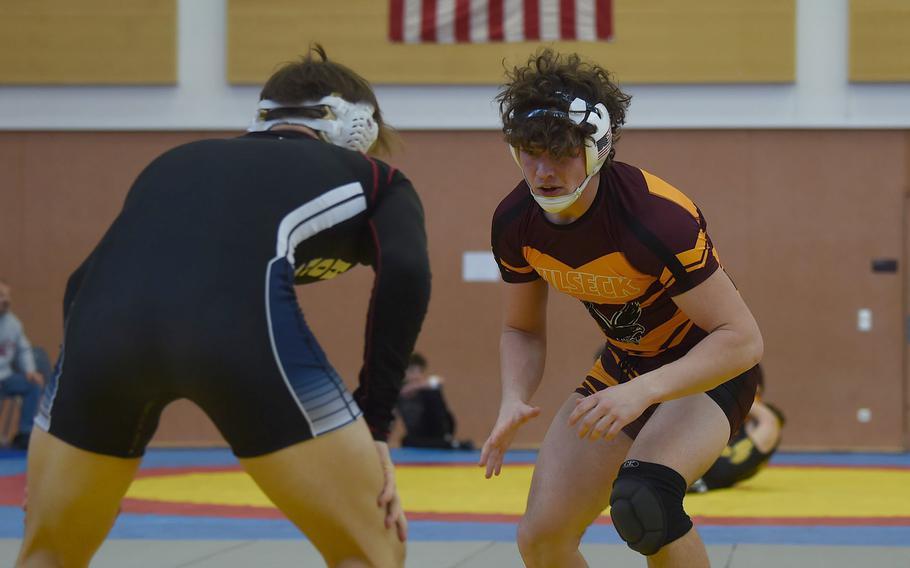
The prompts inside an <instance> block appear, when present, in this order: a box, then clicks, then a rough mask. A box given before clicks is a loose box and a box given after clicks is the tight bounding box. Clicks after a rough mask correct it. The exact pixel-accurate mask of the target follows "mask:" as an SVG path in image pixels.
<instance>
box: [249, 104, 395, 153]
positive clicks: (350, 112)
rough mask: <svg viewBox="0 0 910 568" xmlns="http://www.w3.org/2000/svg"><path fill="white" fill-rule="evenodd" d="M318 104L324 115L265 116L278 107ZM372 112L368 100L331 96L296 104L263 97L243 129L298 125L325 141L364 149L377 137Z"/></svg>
mask: <svg viewBox="0 0 910 568" xmlns="http://www.w3.org/2000/svg"><path fill="white" fill-rule="evenodd" d="M318 107H325V108H326V116H325V117H324V118H308V117H304V116H283V117H281V118H276V119H272V120H267V119H266V117H267V116H268V113H269V111H271V110H275V109H279V108H281V109H302V108H311V109H317V108H318ZM375 112H376V109H375V108H374V107H373V105H371V104H370V103H364V102H361V103H350V102H348V101H346V100H344V99H342V98H341V97H336V96H334V95H329V96H327V97H322V98H321V99H319V100H318V101H314V102H302V103H300V104H296V105H295V104H285V103H279V102H277V101H272V100H269V99H263V100H261V101H259V107H258V108H257V109H256V118H255V119H254V120H253V124H251V125H250V127H249V128H247V132H263V131H266V130H269V129H270V128H272V127H273V126H277V125H279V124H298V125H301V126H307V127H309V128H312V129H313V130H317V131H318V132H319V133H320V135H321V136H322V137H323V138H324V139H325V141H326V142H329V143H331V144H334V145H336V146H341V147H342V148H347V149H349V150H355V151H357V152H366V151H367V150H369V149H370V147H371V146H372V145H373V143H374V142H376V138H377V137H378V136H379V125H378V124H377V123H376V121H375V120H374V119H373V113H375Z"/></svg>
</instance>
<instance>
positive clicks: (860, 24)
mask: <svg viewBox="0 0 910 568" xmlns="http://www.w3.org/2000/svg"><path fill="white" fill-rule="evenodd" d="M850 80H851V81H858V82H860V81H865V82H881V81H895V82H897V81H900V82H906V81H910V2H907V1H906V0H850Z"/></svg>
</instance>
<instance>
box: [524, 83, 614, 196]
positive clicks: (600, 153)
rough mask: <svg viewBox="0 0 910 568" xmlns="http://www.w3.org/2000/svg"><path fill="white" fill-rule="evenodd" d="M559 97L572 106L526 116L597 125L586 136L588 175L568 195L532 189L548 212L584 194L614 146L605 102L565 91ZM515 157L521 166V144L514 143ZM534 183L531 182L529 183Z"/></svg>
mask: <svg viewBox="0 0 910 568" xmlns="http://www.w3.org/2000/svg"><path fill="white" fill-rule="evenodd" d="M556 94H557V95H558V96H559V97H560V98H562V99H563V100H565V101H566V102H568V103H569V110H568V111H564V110H560V109H557V108H537V109H533V110H531V111H529V112H527V113H525V114H524V118H525V119H528V118H537V117H544V116H555V117H557V118H562V119H566V120H571V121H572V122H574V123H575V124H579V125H581V124H590V125H591V126H593V127H594V128H595V130H594V133H593V134H591V135H589V136H586V137H585V174H586V175H587V177H586V178H585V179H584V181H583V182H581V184H580V185H579V186H578V187H577V188H576V189H575V191H573V192H572V193H569V194H566V195H560V196H558V197H544V196H542V195H536V194H535V193H534V192H533V191H532V192H531V197H533V198H534V200H535V201H537V204H538V205H540V207H541V208H542V209H543V210H544V211H547V212H548V213H559V212H560V211H563V210H565V209H568V208H569V207H570V206H571V205H572V204H573V203H575V201H577V200H578V198H579V197H581V194H582V192H583V191H584V190H585V187H587V185H588V182H589V181H591V178H592V177H593V176H594V174H596V173H597V172H599V171H600V168H602V167H603V165H604V163H605V162H606V161H607V157H609V155H610V150H611V149H612V148H613V129H612V128H611V126H610V113H609V111H607V107H606V106H605V105H604V104H603V103H597V104H596V105H591V103H589V102H588V101H586V100H584V99H581V98H579V97H572V96H571V95H568V94H566V93H561V92H560V93H556ZM510 148H511V152H512V157H513V158H514V159H515V162H516V163H517V164H518V167H519V168H521V160H520V159H519V155H518V153H519V148H516V147H514V146H511V147H510ZM530 185H531V184H528V187H530Z"/></svg>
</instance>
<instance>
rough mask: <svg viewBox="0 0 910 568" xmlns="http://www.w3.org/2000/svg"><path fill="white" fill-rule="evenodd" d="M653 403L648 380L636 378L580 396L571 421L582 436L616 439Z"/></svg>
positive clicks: (579, 435)
mask: <svg viewBox="0 0 910 568" xmlns="http://www.w3.org/2000/svg"><path fill="white" fill-rule="evenodd" d="M651 404H653V401H652V400H651V397H650V394H649V393H648V392H647V390H646V389H645V388H644V382H643V381H634V380H632V381H629V382H627V383H622V384H620V385H614V386H611V387H609V388H606V389H604V390H602V391H598V392H596V393H594V394H592V395H590V396H586V397H585V398H580V399H578V400H576V401H575V409H574V410H573V411H572V414H570V415H569V425H570V426H576V427H577V429H578V437H579V438H585V437H587V438H589V439H591V440H599V439H601V438H603V439H604V440H612V439H613V437H614V436H616V435H617V434H619V432H620V431H621V430H622V428H623V427H624V426H625V425H627V424H628V423H630V422H632V421H633V420H635V419H636V418H638V417H639V416H641V413H642V412H644V411H645V409H646V408H648V407H649V406H651Z"/></svg>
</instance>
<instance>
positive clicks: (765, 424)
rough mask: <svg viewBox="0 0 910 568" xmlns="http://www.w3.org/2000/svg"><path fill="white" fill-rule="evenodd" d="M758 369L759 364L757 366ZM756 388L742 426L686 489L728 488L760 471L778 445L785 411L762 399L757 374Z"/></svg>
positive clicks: (762, 387)
mask: <svg viewBox="0 0 910 568" xmlns="http://www.w3.org/2000/svg"><path fill="white" fill-rule="evenodd" d="M759 369H761V367H759ZM759 381H760V382H759V390H758V393H757V394H756V395H755V402H754V403H753V404H752V408H751V409H750V410H749V416H748V418H747V419H746V422H745V424H743V427H742V428H740V430H739V432H737V433H736V435H735V436H734V437H733V439H732V440H730V443H729V444H727V447H726V448H724V451H723V452H722V453H721V454H720V457H719V458H717V461H716V462H714V465H712V466H711V468H710V469H709V470H708V471H707V472H706V473H705V474H704V475H703V476H702V477H701V479H698V480H696V481H695V483H693V484H692V486H691V487H690V488H689V492H690V493H704V492H705V491H708V490H709V489H722V488H725V487H731V486H733V485H734V484H736V483H739V482H741V481H745V480H747V479H749V478H751V477H753V476H755V474H756V473H758V472H759V470H760V469H762V468H763V467H764V466H765V465H766V464H767V463H768V461H769V460H770V459H771V456H773V455H774V452H776V451H777V447H778V446H779V445H780V440H781V430H782V429H783V426H784V421H785V419H784V414H783V413H782V412H781V411H780V409H778V408H777V407H775V406H774V405H772V404H769V403H767V402H763V401H762V400H761V394H762V391H763V390H764V380H763V376H762V374H761V373H760V374H759Z"/></svg>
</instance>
